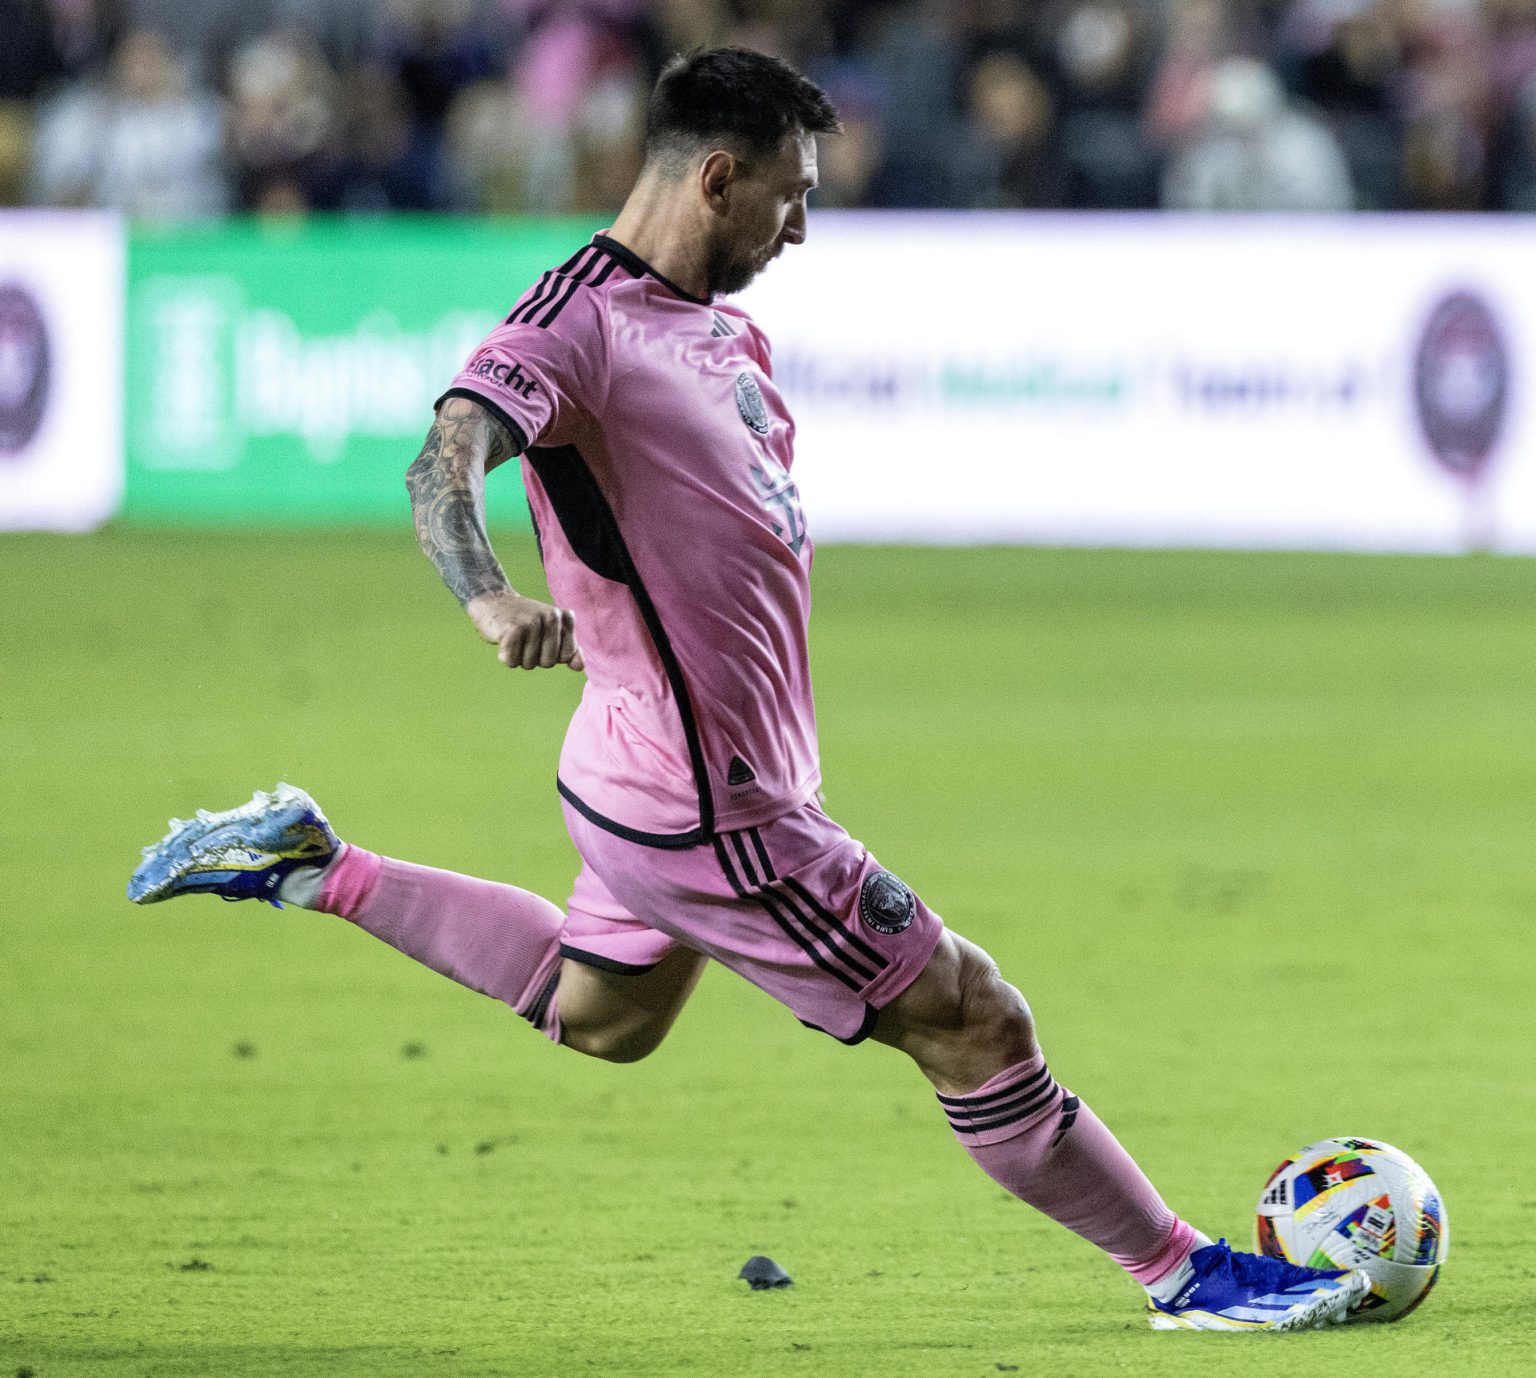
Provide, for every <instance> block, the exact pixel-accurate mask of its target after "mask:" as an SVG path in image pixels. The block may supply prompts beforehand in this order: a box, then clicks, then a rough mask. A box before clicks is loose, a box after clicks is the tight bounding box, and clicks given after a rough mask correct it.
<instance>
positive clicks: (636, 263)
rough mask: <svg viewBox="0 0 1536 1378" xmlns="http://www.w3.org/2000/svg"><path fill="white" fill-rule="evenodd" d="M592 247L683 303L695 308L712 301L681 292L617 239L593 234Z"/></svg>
mask: <svg viewBox="0 0 1536 1378" xmlns="http://www.w3.org/2000/svg"><path fill="white" fill-rule="evenodd" d="M592 245H593V247H594V248H597V249H601V250H602V251H603V253H605V254H607V255H609V256H610V257H611V258H616V259H618V261H619V262H620V263H622V264H623V265H624V266H625V267H626V268H628V269H629V271H630V272H632V273H633V274H634V275H635V276H636V277H637V278H643V277H653V278H655V279H656V281H657V282H659V283H660V284H661V285H662V286H663V287H665V288H666V289H667V291H669V292H671V293H673V294H675V295H676V296H679V297H681V298H682V299H683V300H684V301H691V302H692V303H693V304H694V305H695V306H708V305H709V304H710V303H711V302H712V301H713V300H714V298H713V297H696V296H694V295H693V293H692V292H685V291H683V289H682V288H681V287H679V286H678V285H677V284H676V283H675V282H673V281H672V279H671V278H667V277H663V276H662V275H661V274H660V273H658V272H657V271H656V270H655V269H654V268H652V267H651V265H650V264H649V263H647V262H646V261H645V260H644V259H643V258H641V257H640V255H639V254H637V253H635V252H634V251H633V250H632V249H626V248H625V247H624V246H623V245H622V244H620V243H619V241H618V240H617V239H609V238H608V236H607V235H605V234H595V235H593V236H592Z"/></svg>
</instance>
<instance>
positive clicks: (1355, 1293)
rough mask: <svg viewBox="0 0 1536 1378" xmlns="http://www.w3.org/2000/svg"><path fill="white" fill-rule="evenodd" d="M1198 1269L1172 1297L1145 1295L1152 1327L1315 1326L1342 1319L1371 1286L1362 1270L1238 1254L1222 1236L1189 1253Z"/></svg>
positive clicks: (1273, 1328)
mask: <svg viewBox="0 0 1536 1378" xmlns="http://www.w3.org/2000/svg"><path fill="white" fill-rule="evenodd" d="M1189 1262H1190V1266H1191V1267H1192V1268H1193V1269H1194V1270H1195V1275H1194V1276H1193V1277H1192V1278H1191V1279H1190V1280H1189V1281H1188V1282H1187V1283H1186V1284H1185V1285H1184V1287H1183V1288H1182V1289H1181V1290H1180V1292H1179V1294H1178V1295H1177V1296H1176V1297H1175V1298H1174V1299H1173V1300H1172V1301H1171V1302H1161V1301H1158V1300H1157V1299H1156V1298H1155V1297H1149V1298H1147V1321H1148V1323H1149V1324H1150V1325H1151V1327H1152V1328H1153V1329H1154V1330H1315V1329H1321V1328H1322V1327H1323V1326H1325V1325H1339V1324H1341V1323H1342V1322H1344V1321H1345V1320H1347V1319H1348V1318H1349V1312H1350V1310H1351V1308H1353V1307H1355V1306H1357V1305H1358V1304H1359V1303H1360V1302H1362V1301H1363V1300H1364V1299H1365V1298H1366V1297H1367V1296H1368V1295H1370V1290H1371V1280H1370V1279H1369V1278H1368V1277H1367V1276H1366V1275H1365V1274H1364V1273H1362V1272H1360V1271H1358V1270H1355V1271H1350V1272H1335V1271H1333V1270H1331V1269H1325V1268H1299V1267H1297V1266H1296V1265H1295V1264H1294V1263H1286V1262H1284V1261H1283V1260H1282V1259H1278V1258H1266V1257H1265V1256H1264V1255H1262V1254H1237V1253H1233V1252H1232V1250H1231V1249H1229V1248H1228V1247H1227V1241H1226V1240H1225V1239H1223V1240H1222V1241H1221V1242H1220V1243H1219V1244H1211V1245H1207V1246H1206V1247H1205V1248H1203V1249H1196V1250H1195V1251H1194V1253H1192V1254H1191V1255H1190V1256H1189Z"/></svg>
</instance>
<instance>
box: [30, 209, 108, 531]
mask: <svg viewBox="0 0 1536 1378" xmlns="http://www.w3.org/2000/svg"><path fill="white" fill-rule="evenodd" d="M124 255H125V235H124V230H123V226H122V224H121V222H120V221H119V220H117V219H116V217H113V216H108V215H96V214H88V213H48V212H28V211H21V212H16V213H10V214H0V530H12V531H14V530H56V531H85V530H89V529H90V528H92V527H95V526H99V525H101V523H102V522H104V521H106V520H107V519H108V518H109V517H110V516H112V514H113V513H114V512H116V511H117V508H118V504H119V503H120V502H121V501H122V495H123V292H124V281H125V266H124Z"/></svg>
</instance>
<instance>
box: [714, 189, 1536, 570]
mask: <svg viewBox="0 0 1536 1378" xmlns="http://www.w3.org/2000/svg"><path fill="white" fill-rule="evenodd" d="M1533 244H1536V220H1533V219H1532V218H1529V217H1516V216H1507V217H1478V218H1470V217H1419V216H1414V217H1406V216H1405V217H1378V216H1352V217H1335V218H1327V219H1307V218H1297V217H1225V216H1211V217H1202V218H1194V217H1176V216H1137V217H1116V216H1079V217H1066V216H1013V215H984V214H972V215H966V216H953V217H951V216H943V215H915V216H884V217H870V216H846V215H821V216H817V215H814V214H813V215H812V217H811V221H810V238H809V240H808V242H807V243H806V244H805V245H804V246H802V247H799V248H795V249H791V250H788V251H787V252H785V253H784V254H783V256H782V257H781V258H780V260H779V261H778V262H777V263H775V264H774V265H773V267H772V268H770V269H769V271H768V272H767V273H766V274H764V276H763V277H762V278H761V279H759V281H758V282H757V283H756V284H754V285H753V286H752V287H751V288H750V289H749V291H748V292H747V294H746V296H745V297H744V299H743V304H744V305H745V306H747V308H748V309H749V310H751V311H752V312H753V313H754V315H755V316H756V318H757V319H758V321H759V323H760V324H761V325H762V326H763V327H764V329H765V330H766V331H767V332H768V335H769V338H770V339H771V340H772V341H773V346H774V372H775V377H776V379H777V380H778V382H779V386H780V388H781V389H782V390H783V392H784V393H785V395H786V397H787V398H788V400H789V402H790V405H791V406H792V408H793V409H794V412H795V416H796V419H797V422H798V430H797V436H796V452H797V463H796V468H795V475H796V479H797V481H798V482H799V484H800V488H801V491H802V495H803V497H804V500H805V506H806V511H807V514H808V516H809V519H810V521H811V524H812V530H813V532H814V534H815V535H816V536H817V538H818V539H822V540H827V539H852V540H893V541H896V540H900V541H909V540H910V541H955V542H961V541H967V542H969V541H999V542H1008V541H1026V542H1050V543H1063V544H1106V545H1126V544H1130V545H1198V546H1259V547H1264V546H1272V547H1292V548H1338V549H1352V550H1403V551H1458V550H1465V549H1469V548H1488V549H1496V550H1511V551H1516V550H1519V551H1536V271H1533V268H1532V263H1533V251H1532V245H1533Z"/></svg>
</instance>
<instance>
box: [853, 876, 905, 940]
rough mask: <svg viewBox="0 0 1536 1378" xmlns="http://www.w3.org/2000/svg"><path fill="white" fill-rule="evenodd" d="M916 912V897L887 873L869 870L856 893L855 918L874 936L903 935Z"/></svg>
mask: <svg viewBox="0 0 1536 1378" xmlns="http://www.w3.org/2000/svg"><path fill="white" fill-rule="evenodd" d="M916 913H917V898H916V896H914V895H913V893H912V892H911V891H910V890H909V889H907V887H906V885H905V884H904V883H903V882H902V881H900V880H899V879H897V877H895V876H893V875H892V874H891V873H890V872H889V871H872V872H871V873H870V874H869V875H867V876H865V877H864V884H863V886H862V887H861V888H860V890H859V917H860V918H862V919H863V920H864V922H865V923H867V924H868V925H869V926H870V927H871V928H873V929H874V930H875V932H876V933H885V934H891V933H903V932H905V931H906V930H907V929H908V928H910V927H911V925H912V919H913V917H914V916H915V915H916Z"/></svg>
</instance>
